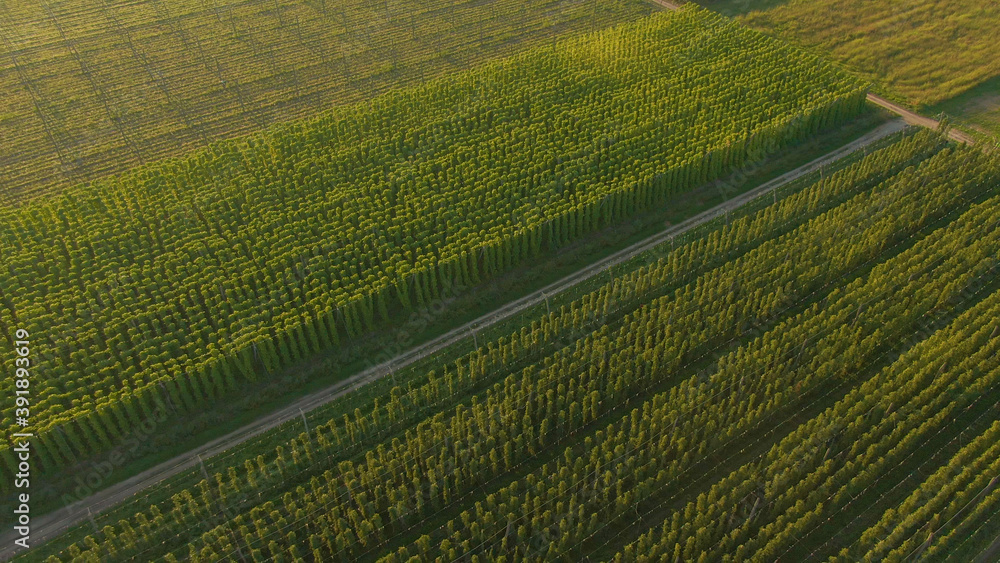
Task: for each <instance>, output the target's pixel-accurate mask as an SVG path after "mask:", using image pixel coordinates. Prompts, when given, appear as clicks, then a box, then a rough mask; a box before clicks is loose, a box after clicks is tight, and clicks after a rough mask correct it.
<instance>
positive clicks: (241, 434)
mask: <svg viewBox="0 0 1000 563" xmlns="http://www.w3.org/2000/svg"><path fill="white" fill-rule="evenodd" d="M905 127H906V124H905V123H904V121H903V120H901V119H900V120H894V121H891V122H888V123H885V124H883V125H881V126H880V127H878V128H877V129H875V130H874V131H871V132H869V133H868V134H866V135H864V136H862V137H860V138H858V139H856V140H854V141H852V142H850V143H848V144H846V145H844V146H842V147H840V148H839V149H836V150H834V151H831V152H829V153H827V154H826V155H824V156H821V157H819V158H817V159H816V160H813V161H812V162H810V163H808V164H805V165H803V166H800V167H799V168H796V169H795V170H792V171H791V172H788V173H786V174H784V175H782V176H779V177H778V178H775V179H774V180H771V181H769V182H766V183H764V184H762V185H760V186H758V187H756V188H754V189H753V190H750V191H748V192H745V193H743V194H741V195H739V196H737V197H735V198H733V199H731V200H728V201H725V202H723V203H721V204H719V205H717V206H715V207H713V208H712V209H709V210H707V211H704V212H702V213H700V214H698V215H695V216H693V217H690V218H688V219H686V220H684V221H682V222H681V223H678V224H677V225H673V226H671V227H669V228H668V229H666V230H664V231H662V232H660V233H659V234H656V235H653V236H651V237H649V238H647V239H645V240H642V241H639V242H638V243H635V244H633V245H632V246H629V247H627V248H625V249H623V250H621V251H619V252H616V253H615V254H612V255H610V256H608V257H606V258H604V259H602V260H600V261H598V262H595V263H593V264H591V265H589V266H587V267H586V268H583V269H581V270H579V271H577V272H576V273H573V274H570V275H568V276H566V277H565V278H563V279H561V280H559V281H557V282H555V283H552V284H550V285H548V286H546V287H544V288H542V289H540V290H538V291H536V292H534V293H532V294H530V295H527V296H525V297H522V298H521V299H518V300H515V301H512V302H510V303H507V304H506V305H504V306H502V307H500V308H499V309H497V310H495V311H493V312H492V313H488V314H486V315H484V316H482V317H480V318H478V319H476V320H474V321H472V322H470V323H467V324H465V325H462V326H460V327H458V328H456V329H454V330H452V331H450V332H448V333H446V334H443V335H441V336H439V337H438V338H435V339H434V340H431V341H428V342H425V343H424V344H422V345H420V346H417V347H415V348H413V349H411V350H409V351H408V352H406V353H404V354H401V355H399V356H397V357H396V358H393V359H392V360H389V361H388V362H385V363H382V364H379V365H377V366H374V367H372V368H369V369H367V370H365V371H362V372H360V373H358V374H356V375H354V376H351V377H349V378H347V379H345V380H342V381H340V382H338V383H336V384H334V385H332V386H330V387H327V388H326V389H323V390H321V391H318V392H316V393H313V394H312V395H309V396H306V397H303V398H302V399H299V400H298V401H295V402H294V403H292V404H290V405H288V406H286V407H284V408H282V409H279V410H277V411H275V412H273V413H271V414H269V415H267V416H264V417H262V418H259V419H257V420H256V421H254V422H253V423H251V424H248V425H247V426H244V427H243V428H240V429H238V430H235V431H233V432H231V433H229V434H226V435H225V436H221V437H219V438H216V439H215V440H212V441H210V442H208V443H206V444H204V445H202V446H200V447H198V448H195V449H194V450H191V451H189V452H187V453H185V454H183V455H180V456H177V457H175V458H173V459H171V460H168V461H165V462H163V463H161V464H160V465H157V466H155V467H152V468H150V469H148V470H146V471H144V472H142V473H139V474H138V475H135V476H133V477H132V478H130V479H127V480H125V481H122V482H120V483H118V484H116V485H113V486H111V487H109V488H107V489H105V490H103V491H101V492H99V493H95V494H94V495H92V496H90V497H88V498H86V499H84V500H81V501H79V502H77V503H74V504H73V505H71V506H68V507H66V508H65V509H62V510H58V511H56V512H52V513H49V514H47V515H45V516H42V517H39V518H38V519H37V520H35V521H34V523H33V526H32V534H31V539H32V544H33V545H36V546H38V545H41V544H43V543H45V542H46V541H47V540H49V539H52V538H54V537H56V536H58V535H59V534H61V533H63V532H65V531H66V530H68V529H69V528H71V527H72V526H75V525H77V524H79V523H81V522H84V521H86V520H87V518H88V514H93V515H94V516H96V515H98V514H100V513H101V512H103V511H105V510H108V509H109V508H111V507H113V506H115V505H117V504H118V503H120V502H122V501H124V500H126V499H128V498H129V497H131V496H133V495H136V494H138V493H139V492H141V491H143V490H144V489H146V488H147V487H150V486H153V485H156V484H158V483H160V482H162V481H163V480H164V479H167V478H169V477H171V476H173V475H176V474H178V473H180V472H182V471H184V470H186V469H189V468H191V467H194V466H196V465H197V464H198V463H199V456H200V457H201V458H204V459H207V458H209V457H212V456H214V455H216V454H219V453H221V452H223V451H225V450H227V449H229V448H232V447H234V446H236V445H239V444H241V443H243V442H245V441H247V440H249V439H251V438H253V437H254V436H257V435H259V434H261V433H263V432H266V431H268V430H270V429H272V428H275V427H277V426H279V425H281V424H283V423H285V422H288V421H290V420H293V419H298V418H299V417H300V416H301V413H302V412H308V411H310V410H312V409H315V408H317V407H320V406H322V405H324V404H326V403H328V402H330V401H332V400H334V399H336V398H337V397H340V396H342V395H344V394H346V393H350V392H351V391H354V390H355V389H358V388H359V387H361V386H363V385H366V384H367V383H370V382H372V381H374V380H376V379H379V378H381V377H384V376H386V375H389V374H390V373H391V372H393V371H396V370H398V369H400V368H403V367H406V366H408V365H410V364H412V363H414V362H416V361H418V360H421V359H423V358H425V357H427V356H429V355H431V354H434V353H435V352H438V351H440V350H442V349H444V348H446V347H448V346H450V345H452V344H454V343H456V342H458V341H460V340H461V339H463V338H468V337H469V336H470V335H471V334H472V331H474V330H478V329H481V328H483V327H488V326H490V325H492V324H494V323H497V322H499V321H502V320H504V319H506V318H508V317H510V316H512V315H515V314H517V313H518V312H520V311H523V310H524V309H527V308H529V307H533V306H535V305H539V304H541V303H544V302H545V299H546V296H551V295H553V294H555V293H558V292H561V291H564V290H566V289H569V288H570V287H572V286H574V285H576V284H578V283H581V282H583V281H586V280H588V279H590V278H592V277H594V276H597V275H600V274H602V273H604V272H605V271H606V270H607V269H608V268H610V267H612V266H615V265H617V264H621V263H623V262H626V261H628V260H630V259H632V258H634V257H635V256H637V255H639V254H641V253H643V252H646V251H648V250H650V249H652V248H653V247H655V246H657V245H659V244H661V243H663V242H666V241H669V240H670V239H671V238H673V237H675V236H678V235H680V234H682V233H684V232H686V231H688V230H690V229H692V228H694V227H696V226H698V225H701V224H702V223H705V222H707V221H711V220H712V219H714V218H716V217H719V216H721V215H724V214H726V213H728V212H729V211H732V210H733V209H736V208H737V207H739V206H741V205H743V204H745V203H747V202H748V201H751V200H753V199H755V198H757V197H759V196H762V195H765V194H767V193H769V192H770V191H772V190H774V189H776V188H778V187H780V186H783V185H785V184H787V183H789V182H791V181H793V180H795V179H797V178H799V177H801V176H804V175H806V174H808V173H810V172H813V171H815V170H817V169H819V168H821V167H823V166H826V165H827V164H830V163H833V162H835V161H837V160H840V159H841V158H843V157H845V156H847V155H848V154H851V153H853V152H855V151H857V150H859V149H861V148H862V147H865V146H867V145H869V144H871V143H874V142H876V141H878V140H880V139H883V138H885V137H887V136H889V135H891V134H893V133H896V132H898V131H901V130H902V129H904V128H905ZM13 539H14V536H13V534H11V533H7V534H4V536H3V539H2V540H0V541H2V543H3V546H2V547H0V559H2V560H6V559H9V558H11V557H12V556H13V555H15V550H14V549H13V546H14V542H13Z"/></svg>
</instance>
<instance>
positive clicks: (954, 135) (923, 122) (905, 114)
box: [868, 94, 975, 145]
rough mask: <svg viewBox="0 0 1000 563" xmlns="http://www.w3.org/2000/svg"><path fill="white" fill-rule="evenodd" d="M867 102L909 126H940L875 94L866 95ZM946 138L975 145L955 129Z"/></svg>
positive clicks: (969, 138) (934, 127)
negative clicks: (897, 117) (904, 121)
mask: <svg viewBox="0 0 1000 563" xmlns="http://www.w3.org/2000/svg"><path fill="white" fill-rule="evenodd" d="M868 101H869V102H871V103H873V104H875V105H877V106H881V107H883V108H885V109H887V110H889V111H891V112H893V113H895V114H896V115H899V116H901V117H902V118H903V119H904V120H906V122H907V123H909V124H910V125H919V126H920V127H927V128H928V129H935V130H936V129H937V128H938V127H940V125H941V122H939V121H937V120H935V119H931V118H929V117H924V116H922V115H920V114H919V113H914V112H912V111H910V110H908V109H906V108H904V107H903V106H901V105H899V104H894V103H892V102H890V101H889V100H886V99H885V98H882V97H880V96H876V95H875V94H868ZM948 137H950V138H951V139H952V140H953V141H957V142H959V143H965V144H967V145H973V144H975V140H974V139H973V138H972V137H970V136H969V135H966V134H965V133H963V132H961V131H959V130H957V129H951V130H949V131H948Z"/></svg>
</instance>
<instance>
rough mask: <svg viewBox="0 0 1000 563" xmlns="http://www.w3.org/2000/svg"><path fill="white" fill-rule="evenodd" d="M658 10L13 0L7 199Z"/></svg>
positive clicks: (616, 3)
mask: <svg viewBox="0 0 1000 563" xmlns="http://www.w3.org/2000/svg"><path fill="white" fill-rule="evenodd" d="M650 10H651V9H650V8H649V6H648V5H647V4H646V3H645V2H643V1H642V0H613V1H605V0H600V1H599V0H582V1H579V0H556V1H542V0H528V1H525V0H493V1H490V2H456V1H455V0H416V1H411V2H401V1H400V0H383V1H377V2H375V1H370V0H305V1H303V0H170V1H169V2H168V1H164V0H140V1H137V2H110V1H107V0H62V1H57V2H54V1H52V0H43V1H41V2H0V92H3V94H2V95H0V100H2V103H0V106H2V108H3V109H2V110H0V145H2V146H3V151H2V155H0V201H7V202H9V201H12V200H17V199H22V198H24V197H26V196H29V195H34V194H37V193H39V192H42V191H48V190H52V189H53V188H61V187H64V186H66V185H68V184H72V183H76V182H79V181H84V180H92V179H96V178H99V177H102V176H104V175H107V174H109V173H115V172H121V171H123V170H125V169H127V168H130V167H132V166H135V165H137V164H140V163H143V162H149V161H151V160H156V159H161V158H164V157H167V156H176V155H179V154H182V153H185V152H188V151H189V150H191V149H192V148H195V147H198V146H203V145H205V144H207V143H208V142H210V141H213V140H216V139H219V138H226V137H232V136H235V135H240V134H245V133H249V132H252V131H257V130H260V129H262V128H264V127H267V126H268V125H270V124H272V123H277V122H283V121H288V120H290V119H293V118H298V117H302V116H306V115H311V114H313V113H315V112H316V111H317V110H318V109H322V108H328V107H330V106H331V105H335V104H341V103H345V102H351V101H357V100H360V99H364V98H367V97H370V96H371V95H373V94H375V93H379V92H383V91H385V90H387V89H389V88H392V87H395V86H398V85H400V84H406V83H412V82H414V81H417V80H421V79H423V78H425V77H430V76H435V75H440V74H441V73H443V72H447V71H451V70H455V69H463V68H467V67H469V66H470V65H472V64H474V63H476V62H479V61H482V60H484V59H487V58H493V57H495V56H498V55H504V54H510V53H512V52H513V51H514V50H519V49H520V48H523V47H527V46H530V45H532V44H539V43H545V42H546V41H547V40H548V39H549V38H550V37H551V36H554V35H557V34H562V33H566V32H572V31H591V30H593V29H595V28H598V27H600V28H603V27H607V26H608V25H610V24H613V23H617V22H621V21H626V20H632V19H635V18H636V17H639V16H642V15H645V14H647V13H649V12H650Z"/></svg>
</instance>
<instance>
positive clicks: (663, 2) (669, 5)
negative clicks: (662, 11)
mask: <svg viewBox="0 0 1000 563" xmlns="http://www.w3.org/2000/svg"><path fill="white" fill-rule="evenodd" d="M650 1H651V2H652V3H654V4H656V5H657V6H660V7H661V8H666V9H667V10H671V11H673V10H680V9H681V7H680V6H679V5H678V4H674V3H673V2H667V0H650Z"/></svg>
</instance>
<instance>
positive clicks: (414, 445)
mask: <svg viewBox="0 0 1000 563" xmlns="http://www.w3.org/2000/svg"><path fill="white" fill-rule="evenodd" d="M765 199H766V201H765V202H759V203H755V204H754V205H751V206H750V207H749V208H748V209H745V210H743V212H742V213H741V214H739V216H734V217H731V218H727V220H726V221H725V222H722V221H720V222H718V223H717V224H715V225H714V226H712V227H711V228H707V229H705V230H704V231H702V232H701V233H699V235H698V236H695V237H692V238H688V239H686V240H681V241H675V243H674V244H670V245H666V246H664V247H662V248H658V249H655V250H654V251H653V252H651V253H650V254H648V255H646V256H645V259H643V260H637V261H634V262H631V263H630V264H628V265H627V267H623V268H622V269H620V270H618V271H616V272H614V275H613V278H612V279H608V280H606V281H605V282H603V283H598V284H595V285H592V286H590V287H589V288H588V289H586V290H582V291H580V292H578V293H576V294H574V295H573V296H571V297H570V298H569V299H568V300H566V301H563V302H556V303H554V306H553V308H552V310H551V311H549V312H547V313H546V312H544V311H543V312H541V313H538V314H537V315H536V316H535V317H533V318H529V319H527V320H525V321H524V322H523V323H522V324H520V325H519V326H515V327H512V328H511V329H510V330H509V332H508V333H507V334H505V335H502V336H499V337H497V338H495V339H490V340H489V341H487V342H483V341H481V342H480V343H481V344H482V346H481V347H479V348H478V349H476V350H474V351H473V352H471V353H469V354H467V355H465V356H463V357H460V358H459V359H458V360H457V361H453V362H447V363H442V364H440V365H437V366H435V367H434V368H433V369H432V370H430V371H425V372H423V373H420V374H411V375H408V376H406V377H405V379H404V380H401V381H400V385H399V386H396V387H393V388H391V389H388V390H385V391H382V392H381V394H375V395H371V396H369V397H368V398H367V399H366V401H368V402H367V403H365V404H361V403H357V402H354V403H353V404H354V405H356V408H355V409H354V410H353V412H352V413H347V412H341V413H338V412H337V408H338V407H337V405H331V406H330V407H328V408H327V410H326V411H325V412H328V413H329V414H328V417H329V418H328V419H327V420H323V421H319V420H317V419H316V418H313V421H314V424H313V426H312V427H311V428H310V430H309V431H308V432H303V433H301V434H299V435H298V436H297V437H293V438H292V439H291V440H288V439H287V436H286V437H285V438H282V439H279V440H277V441H272V442H271V443H270V445H269V446H268V441H267V437H262V438H261V439H260V440H258V441H257V443H256V446H255V448H248V449H246V450H244V451H240V452H234V453H231V454H230V455H228V456H227V457H226V458H225V464H226V465H227V466H226V467H220V466H218V465H215V466H213V473H214V474H212V475H209V476H208V479H205V480H202V481H201V482H199V483H194V484H192V485H190V486H186V487H178V488H176V489H175V490H171V491H170V492H172V493H173V496H172V498H170V499H167V500H165V501H163V502H157V503H155V504H153V506H141V505H140V503H141V500H137V501H135V502H133V503H130V504H129V505H128V506H129V507H131V508H133V509H134V513H133V514H125V515H124V517H122V518H121V519H120V521H118V522H117V523H109V524H108V525H106V526H105V527H104V528H103V529H101V530H100V531H99V532H95V533H88V532H82V533H81V534H89V535H86V537H82V538H79V537H76V538H73V539H67V540H57V541H56V542H54V543H53V544H51V545H49V546H46V554H48V555H49V559H48V560H49V561H51V562H55V561H70V560H100V561H124V560H133V559H135V560H148V561H175V560H191V561H196V560H199V561H200V560H204V561H215V560H220V559H229V558H233V559H238V560H245V561H270V560H285V561H295V560H299V559H304V560H316V561H337V560H361V561H385V562H388V561H411V560H420V561H435V560H436V561H454V560H469V561H494V560H496V561H523V560H573V561H581V560H587V558H589V560H592V561H597V560H612V561H654V560H655V561H659V560H661V558H663V557H666V558H667V559H672V560H673V559H680V560H685V561H691V560H701V559H704V560H713V561H716V560H722V561H744V560H776V559H782V560H785V559H787V560H796V561H799V560H805V559H828V558H833V559H835V560H841V561H858V560H864V559H870V560H901V559H903V558H914V559H929V560H945V559H954V560H956V561H968V560H971V559H973V558H975V557H976V556H977V555H980V554H982V553H983V550H984V549H986V548H987V547H988V546H989V545H990V543H991V542H992V540H993V538H994V537H995V536H996V533H997V531H998V528H1000V525H998V524H1000V522H997V519H998V517H1000V487H997V479H996V475H997V472H998V471H1000V446H998V445H997V444H998V438H1000V422H998V417H1000V413H998V412H997V409H996V404H997V398H998V397H1000V354H998V352H1000V349H998V347H1000V324H998V319H1000V277H998V275H997V274H998V269H1000V261H998V256H1000V219H998V218H1000V160H998V159H997V157H996V156H995V155H993V156H991V155H987V154H984V153H983V152H981V151H979V150H978V149H972V148H963V147H955V146H952V145H949V144H947V143H946V142H945V141H944V139H943V138H942V137H941V136H939V135H938V134H936V133H932V132H927V131H924V132H919V133H913V132H907V133H905V134H903V135H900V136H897V137H896V138H895V139H893V140H892V141H891V142H887V143H884V144H883V146H882V147H881V148H879V149H878V150H875V151H872V152H870V153H868V154H867V155H865V156H863V157H859V158H856V159H854V160H853V162H852V163H850V164H849V165H847V166H844V167H842V168H841V169H840V170H837V171H834V172H832V173H827V174H823V175H820V176H819V177H814V178H813V179H812V180H810V181H809V182H804V183H802V185H800V186H798V187H796V188H795V189H794V190H789V191H786V192H783V193H782V197H781V198H780V199H778V198H777V197H775V198H774V202H773V203H771V197H766V198H765ZM790 256H795V257H796V259H795V260H790V259H789V257H790ZM341 410H343V408H341ZM78 536H79V534H78Z"/></svg>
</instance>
